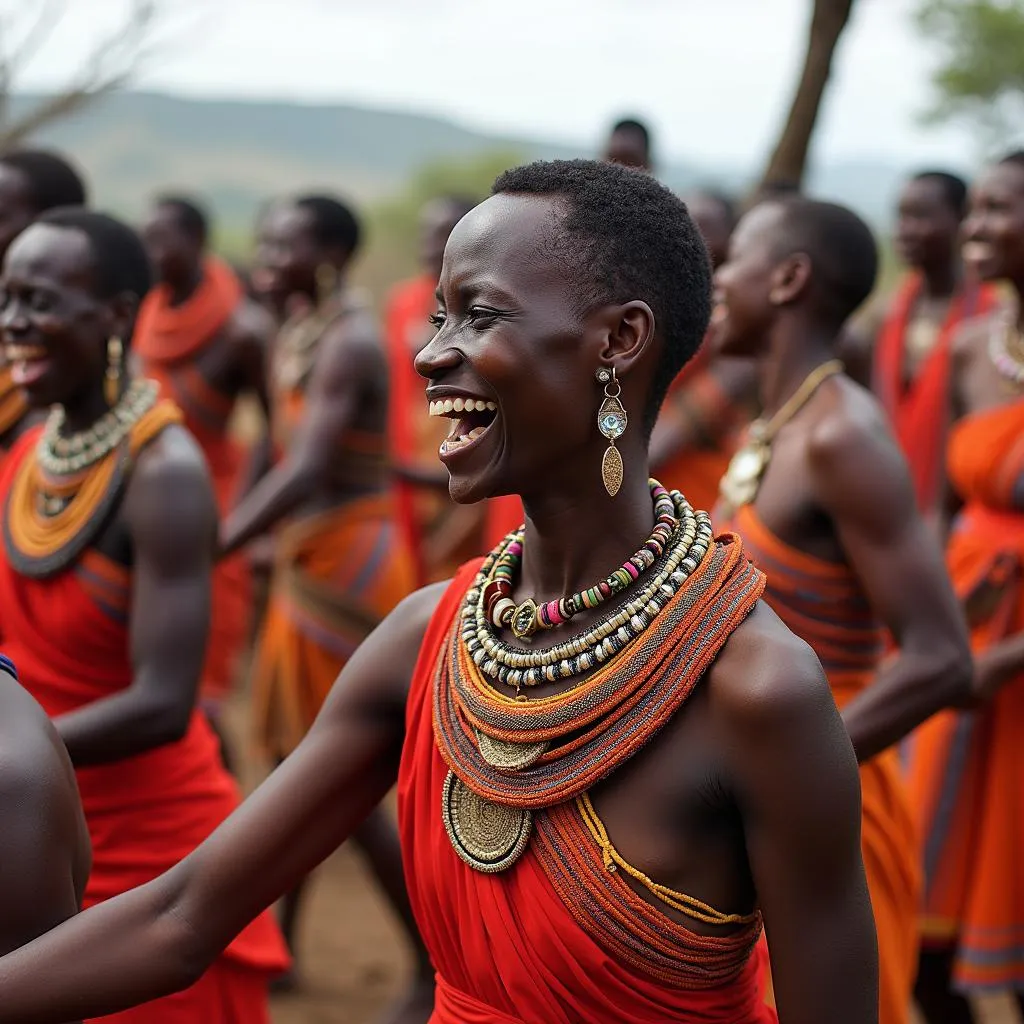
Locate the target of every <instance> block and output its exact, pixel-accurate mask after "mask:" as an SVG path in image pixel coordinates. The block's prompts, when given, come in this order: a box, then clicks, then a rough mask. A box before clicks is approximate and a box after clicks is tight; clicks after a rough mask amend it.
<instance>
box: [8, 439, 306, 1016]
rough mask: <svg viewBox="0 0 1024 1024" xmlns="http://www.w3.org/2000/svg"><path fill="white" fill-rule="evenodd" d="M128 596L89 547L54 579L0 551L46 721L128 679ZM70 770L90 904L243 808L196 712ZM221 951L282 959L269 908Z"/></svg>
mask: <svg viewBox="0 0 1024 1024" xmlns="http://www.w3.org/2000/svg"><path fill="white" fill-rule="evenodd" d="M38 438H39V431H38V430H33V431H29V432H28V433H27V434H25V435H24V436H23V437H22V438H21V439H20V440H19V442H18V444H17V445H16V446H15V447H14V449H12V451H11V454H10V456H9V457H8V458H7V459H6V460H5V462H4V464H3V468H2V471H0V494H7V492H8V491H9V490H10V486H11V480H12V478H13V476H14V474H15V471H16V470H17V468H18V466H19V465H20V464H21V462H22V460H23V459H24V458H26V457H30V455H31V453H32V451H33V449H34V446H35V444H36V443H37V441H38ZM130 593H131V578H130V574H129V572H128V570H127V569H125V568H124V567H122V566H119V565H115V564H114V563H112V562H110V561H109V560H107V559H106V558H104V557H102V556H101V555H98V554H96V553H95V552H92V551H87V552H86V553H85V555H83V556H82V557H81V558H80V559H79V560H78V562H77V563H75V564H74V565H73V566H72V567H71V568H69V569H68V570H66V571H65V572H62V573H60V574H59V575H57V576H54V577H52V578H50V579H46V580H35V579H29V578H27V577H22V576H20V575H19V574H18V573H16V572H15V571H14V570H13V569H12V567H11V566H10V564H9V562H8V560H7V556H6V553H5V552H4V551H3V549H2V547H0V642H2V644H3V649H4V651H5V653H6V654H7V655H8V656H9V657H10V658H11V659H12V660H13V661H14V662H15V664H16V665H17V666H18V673H19V676H20V679H21V683H22V685H23V686H24V687H25V689H26V690H28V691H29V693H31V694H32V696H33V697H35V698H36V700H38V701H39V703H40V704H41V705H42V706H43V708H44V709H45V710H46V712H47V714H49V715H50V717H51V718H56V717H58V716H60V715H62V714H65V713H67V712H70V711H73V710H75V709H76V708H80V707H83V706H85V705H87V704H90V703H92V702H94V701H96V700H100V699H102V698H103V697H106V696H109V695H111V694H114V693H117V692H119V691H121V690H124V689H126V688H127V687H128V686H129V685H130V684H131V682H132V678H133V672H132V665H131V658H130V652H129V633H128V608H129V601H130ZM75 774H76V776H77V778H78V786H79V790H80V792H81V796H82V806H83V808H84V810H85V816H86V821H87V822H88V825H89V834H90V837H91V839H92V846H93V867H92V874H91V875H90V877H89V883H88V886H87V888H86V893H85V905H86V906H91V905H93V904H95V903H101V902H102V901H103V900H106V899H109V898H110V897H112V896H116V895H119V894H120V893H123V892H126V891H127V890H128V889H132V888H134V887H136V886H138V885H142V884H143V883H145V882H148V881H151V880H152V879H153V878H156V877H157V875H160V874H162V873H163V872H164V871H166V870H168V869H169V868H171V867H173V866H174V865H175V864H177V863H178V861H180V860H182V859H183V858H184V857H185V856H187V855H188V854H189V853H191V852H192V850H194V849H195V847H196V846H198V845H199V844H200V843H201V842H202V841H203V840H204V839H206V838H207V836H209V835H210V833H211V832H212V831H213V830H214V829H215V828H216V827H217V826H218V825H219V824H220V823H221V822H222V821H223V820H224V819H225V818H226V817H227V816H228V815H229V814H230V813H231V812H232V811H233V810H234V809H235V808H236V807H237V806H238V803H239V794H238V791H237V789H236V787H235V783H234V781H233V780H232V779H231V777H230V776H229V775H228V773H227V772H226V771H225V770H224V769H223V768H222V766H221V763H220V755H219V751H218V745H217V741H216V739H215V737H214V735H213V733H212V731H211V730H210V727H209V726H208V725H207V723H206V720H205V718H204V717H203V716H202V715H201V714H200V713H198V712H196V713H194V714H193V716H192V720H191V722H190V724H189V728H188V731H187V733H186V734H185V736H184V737H183V738H182V739H180V740H178V741H177V742H175V743H169V744H167V745H165V746H162V747H158V748H156V749H154V750H150V751H147V752H146V753H144V754H140V755H138V756H135V757H130V758H125V759H124V760H121V761H117V762H114V763H112V764H107V765H97V766H93V767H86V768H79V769H77V770H76V772H75ZM223 957H224V958H225V959H227V960H229V961H231V962H233V963H236V964H240V965H245V966H247V967H249V968H252V969H255V970H259V971H264V972H278V971H281V970H283V969H284V968H286V967H287V964H288V956H287V953H286V951H285V948H284V943H283V941H282V939H281V937H280V934H279V933H278V930H277V927H276V925H275V924H274V922H273V919H272V917H271V916H270V915H269V914H264V915H262V916H260V917H259V918H257V920H256V921H254V922H253V923H252V924H250V925H249V926H248V927H247V928H246V929H245V930H244V931H243V932H242V933H241V935H239V936H238V937H237V938H236V939H235V941H234V942H233V943H232V944H231V945H230V946H229V948H228V949H227V951H226V952H225V953H224V954H223ZM140 1019H141V1018H140ZM158 1019H159V1020H162V1018H157V1017H155V1016H152V1017H149V1018H147V1021H155V1020H158ZM171 1019H172V1020H173V1019H174V1018H171ZM196 1019H200V1018H196ZM201 1019H203V1020H204V1021H205V1020H211V1021H219V1020H220V1019H221V1018H218V1017H213V1016H211V1017H209V1018H206V1017H203V1018H201ZM226 1019H227V1018H226Z"/></svg>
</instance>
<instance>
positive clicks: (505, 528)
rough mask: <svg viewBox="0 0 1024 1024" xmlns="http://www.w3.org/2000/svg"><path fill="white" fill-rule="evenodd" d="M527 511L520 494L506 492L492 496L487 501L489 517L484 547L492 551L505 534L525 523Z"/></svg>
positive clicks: (485, 527) (486, 524)
mask: <svg viewBox="0 0 1024 1024" xmlns="http://www.w3.org/2000/svg"><path fill="white" fill-rule="evenodd" d="M524 518H525V512H524V511H523V501H522V498H520V497H519V495H518V494H506V495H504V496H503V497H501V498H491V499H490V500H489V501H488V502H487V518H486V521H485V525H484V548H485V550H487V551H491V550H493V549H494V548H496V547H497V546H498V545H499V544H500V543H501V542H502V541H503V540H504V539H505V536H506V535H507V534H509V533H511V532H512V531H513V530H518V529H519V527H520V526H522V525H523V521H524Z"/></svg>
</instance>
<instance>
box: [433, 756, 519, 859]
mask: <svg viewBox="0 0 1024 1024" xmlns="http://www.w3.org/2000/svg"><path fill="white" fill-rule="evenodd" d="M441 820H442V821H443V822H444V830H445V831H446V832H447V833H448V839H449V840H450V841H451V844H452V849H453V850H455V852H456V853H457V854H458V855H459V857H460V858H461V859H462V860H463V861H465V863H466V864H468V865H469V866H470V867H471V868H472V869H473V870H474V871H482V872H483V873H484V874H488V875H493V874H497V873H498V872H499V871H504V870H505V869H506V868H510V867H511V866H512V865H513V864H515V862H516V861H517V860H519V858H520V857H521V856H522V855H523V851H524V850H525V849H526V846H527V843H529V841H530V829H531V828H532V826H533V816H532V815H531V814H530V812H529V811H527V810H523V809H521V808H518V807H505V806H503V805H502V804H496V803H493V802H492V801H490V800H485V799H484V798H483V797H481V796H477V794H476V793H474V792H473V791H472V790H471V789H470V788H469V787H468V786H467V785H465V784H464V783H463V782H461V781H460V780H459V778H458V777H457V776H456V775H455V773H454V772H451V771H449V772H448V777H447V778H446V779H445V780H444V788H443V790H442V792H441Z"/></svg>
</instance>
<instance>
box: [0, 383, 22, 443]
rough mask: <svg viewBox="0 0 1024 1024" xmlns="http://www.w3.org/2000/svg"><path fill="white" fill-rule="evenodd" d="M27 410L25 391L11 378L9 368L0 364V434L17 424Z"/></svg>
mask: <svg viewBox="0 0 1024 1024" xmlns="http://www.w3.org/2000/svg"><path fill="white" fill-rule="evenodd" d="M27 412H28V399H27V398H26V397H25V392H24V391H22V390H21V388H20V387H18V385H17V384H15V383H14V382H13V381H12V380H11V368H10V367H9V366H0V434H6V433H7V431H8V430H11V429H13V428H14V427H15V426H17V424H18V421H19V420H21V418H22V417H23V416H24V415H25V414H26V413H27Z"/></svg>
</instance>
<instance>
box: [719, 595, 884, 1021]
mask: <svg viewBox="0 0 1024 1024" xmlns="http://www.w3.org/2000/svg"><path fill="white" fill-rule="evenodd" d="M712 700H713V705H714V713H715V718H716V731H717V732H719V733H720V734H721V737H722V745H723V750H724V753H725V756H726V758H727V764H728V769H729V772H730V775H731V779H732V787H733V789H734V792H735V798H736V800H737V803H738V805H739V807H740V813H741V815H742V817H743V827H744V833H745V836H746V843H747V853H748V857H749V860H750V866H751V870H752V872H753V876H754V883H755V885H756V888H757V893H758V899H759V902H760V905H761V908H762V912H763V915H764V919H765V928H766V933H767V937H768V943H769V947H770V949H771V956H772V979H773V982H774V986H775V998H776V1003H777V1006H778V1011H779V1020H780V1022H781V1024H821V1022H822V1021H829V1024H871V1022H873V1021H877V1020H878V952H877V948H876V939H875V925H874V919H873V917H872V913H871V903H870V900H869V898H868V893H867V882H866V880H865V877H864V866H863V862H862V860H861V853H860V780H859V776H858V772H857V765H856V761H855V759H854V754H853V750H852V748H851V745H850V740H849V737H848V736H847V735H846V732H845V730H844V728H843V723H842V720H841V719H840V717H839V714H838V712H837V711H836V707H835V704H834V703H833V701H832V696H831V693H830V692H829V688H828V684H827V682H826V681H825V678H824V676H823V674H822V671H821V666H820V665H819V664H818V660H817V658H815V656H814V654H813V652H812V651H811V650H810V648H808V647H807V646H806V645H805V644H803V642H802V641H800V640H798V639H797V638H796V637H794V636H792V635H791V634H789V633H788V631H787V630H785V628H784V627H782V625H781V623H780V622H779V621H778V620H777V619H776V618H775V616H774V614H773V613H772V612H771V611H769V610H768V609H767V608H765V607H764V606H761V607H760V608H759V609H757V610H756V611H755V612H754V613H753V615H752V616H751V618H750V619H748V620H747V622H746V623H745V624H744V626H743V627H741V632H738V633H737V634H736V635H734V637H733V638H732V639H731V640H730V641H729V644H728V645H727V647H726V650H725V652H724V654H723V656H722V657H721V658H720V659H719V663H718V664H716V666H715V669H714V674H713V677H712Z"/></svg>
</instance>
